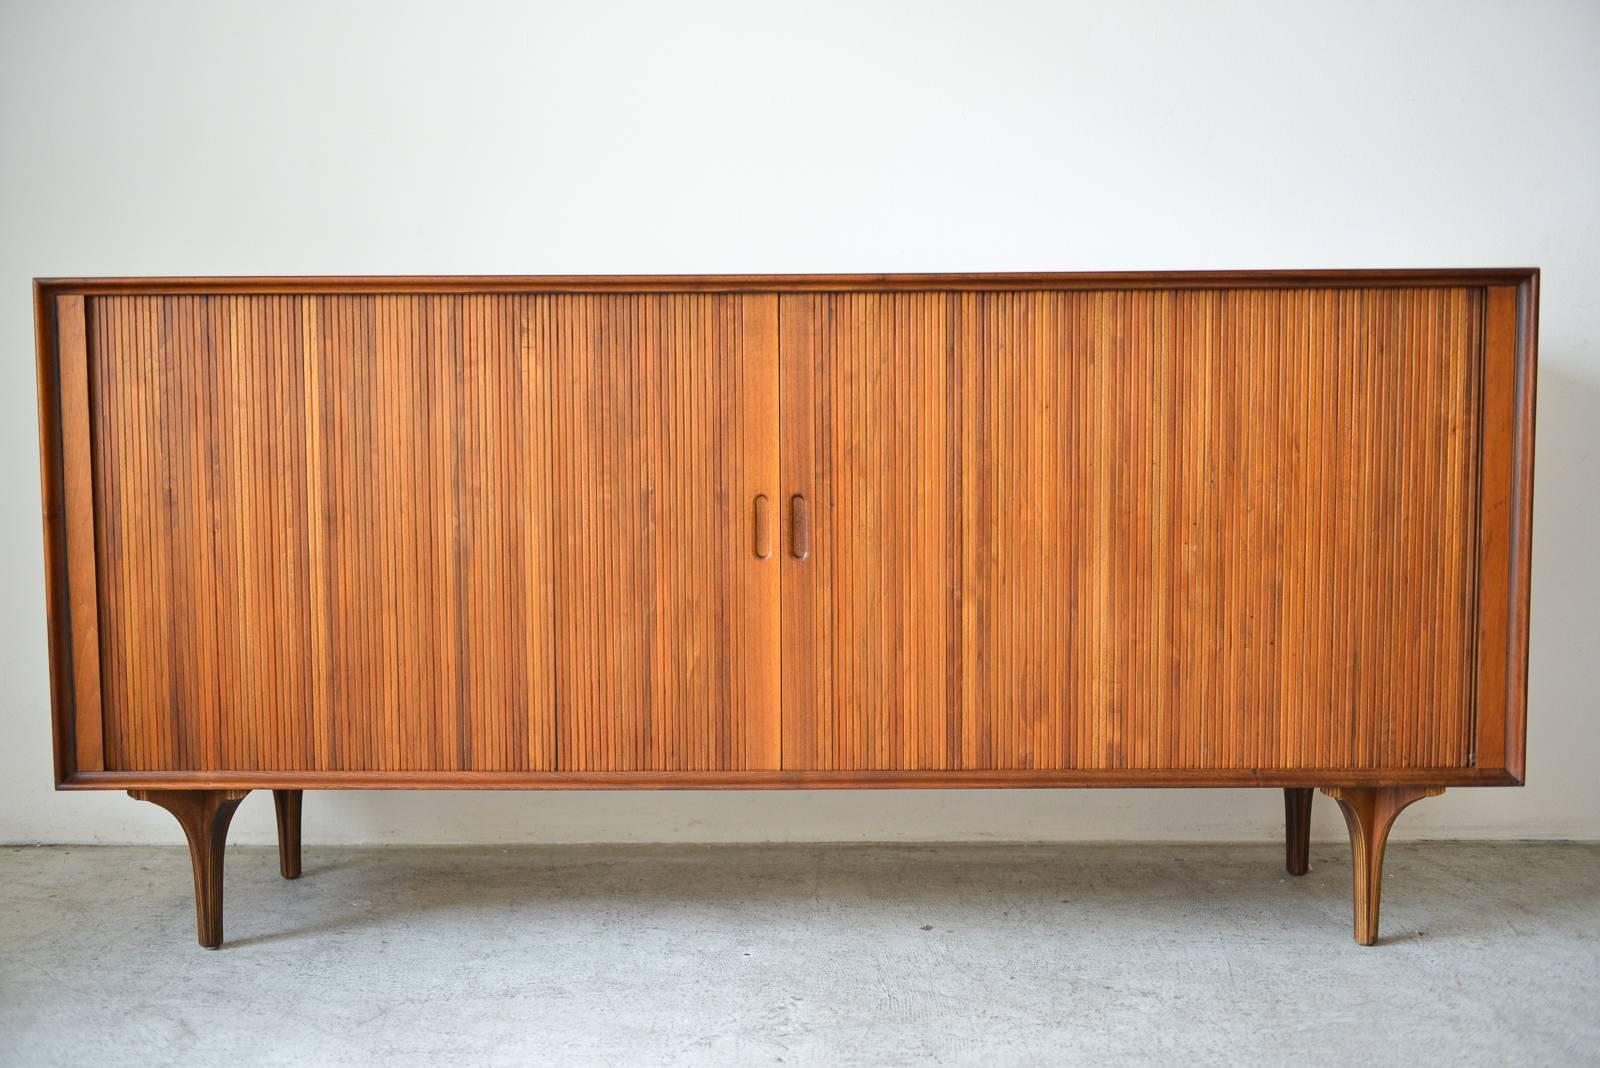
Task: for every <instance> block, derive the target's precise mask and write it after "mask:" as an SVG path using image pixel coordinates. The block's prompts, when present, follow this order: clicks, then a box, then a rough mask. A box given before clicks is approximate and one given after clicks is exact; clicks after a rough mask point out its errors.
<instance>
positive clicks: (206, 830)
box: [128, 790, 250, 949]
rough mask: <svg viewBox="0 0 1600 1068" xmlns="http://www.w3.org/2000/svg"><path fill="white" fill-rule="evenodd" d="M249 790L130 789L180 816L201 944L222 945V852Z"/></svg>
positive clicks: (132, 794)
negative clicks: (192, 874)
mask: <svg viewBox="0 0 1600 1068" xmlns="http://www.w3.org/2000/svg"><path fill="white" fill-rule="evenodd" d="M249 793H250V791H249V790H129V791H128V796H129V797H131V798H133V799H135V800H137V801H149V802H150V803H152V804H156V805H160V806H161V807H162V808H164V809H166V810H167V811H168V812H170V813H172V814H173V815H174V816H176V817H177V818H178V823H179V824H180V825H181V826H182V827H183V833H184V835H185V836H186V837H187V838H188V839H189V859H190V860H191V861H192V862H193V863H194V909H195V924H196V927H197V928H198V932H199V935H200V944H201V945H202V946H205V947H206V948H207V949H216V948H217V947H218V946H220V945H222V855H223V851H224V849H225V848H226V846H227V839H228V824H230V823H232V822H233V813H234V810H235V809H237V808H238V807H239V802H241V801H243V800H244V799H245V796H246V795H247V794H249Z"/></svg>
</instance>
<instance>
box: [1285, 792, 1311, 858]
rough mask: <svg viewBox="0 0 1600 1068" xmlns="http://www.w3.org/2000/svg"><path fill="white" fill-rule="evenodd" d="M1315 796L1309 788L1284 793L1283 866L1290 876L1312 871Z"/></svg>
mask: <svg viewBox="0 0 1600 1068" xmlns="http://www.w3.org/2000/svg"><path fill="white" fill-rule="evenodd" d="M1315 796H1316V791H1314V790H1312V789H1311V788H1310V787H1309V786H1308V787H1305V788H1304V789H1302V788H1299V787H1288V788H1286V789H1285V790H1284V791H1283V866H1284V867H1285V868H1288V869H1289V874H1290V875H1304V874H1305V873H1306V872H1308V871H1310V870H1311V799H1312V798H1313V797H1315Z"/></svg>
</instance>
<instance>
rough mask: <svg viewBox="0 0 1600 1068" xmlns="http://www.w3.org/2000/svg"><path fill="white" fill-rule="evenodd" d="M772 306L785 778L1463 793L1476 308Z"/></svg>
mask: <svg viewBox="0 0 1600 1068" xmlns="http://www.w3.org/2000/svg"><path fill="white" fill-rule="evenodd" d="M781 299H782V307H781V321H782V325H783V350H782V355H781V365H782V367H783V373H784V383H783V394H784V413H785V416H786V417H790V416H798V418H786V420H785V424H784V435H785V436H784V454H783V480H784V487H785V490H784V492H785V493H796V494H802V495H804V496H805V497H807V498H808V499H810V500H812V501H813V502H815V503H814V507H813V513H814V518H813V521H812V528H813V531H812V538H813V541H814V546H813V552H812V557H811V559H810V560H807V561H796V560H793V559H786V560H785V561H784V565H785V566H784V589H783V611H784V657H785V659H784V675H785V677H784V687H785V691H784V701H785V717H784V765H785V767H786V768H797V769H801V768H803V769H813V768H814V769H894V768H908V769H909V768H921V769H934V768H970V769H976V768H1002V769H1003V768H1016V769H1036V768H1037V769H1050V768H1062V769H1140V768H1149V769H1154V768H1331V767H1340V768H1415V767H1440V768H1443V767H1460V766H1465V765H1466V764H1467V763H1468V760H1469V756H1470V747H1471V728H1472V710H1473V707H1474V699H1475V694H1474V688H1473V677H1472V666H1473V664H1474V663H1475V662H1476V645H1475V643H1476V642H1477V641H1478V635H1477V633H1476V630H1475V626H1474V624H1475V608H1474V605H1475V597H1476V591H1477V586H1476V582H1477V577H1476V568H1477V565H1478V549H1479V546H1478V544H1477V530H1478V524H1477V513H1476V507H1475V503H1474V502H1475V494H1476V487H1477V486H1478V482H1479V470H1480V459H1481V458H1480V455H1479V448H1478V445H1477V418H1478V411H1479V406H1480V395H1481V392H1482V390H1483V372H1482V360H1481V353H1482V329H1483V327H1482V317H1483V291H1482V290H1477V289H1467V288H1430V289H1377V290H1334V289H1303V290H1243V291H1237V292H1215V291H1187V290H1168V291H1160V292H1129V291H1108V292H1086V293H1028V294H1022V293H1018V294H977V293H961V294H875V293H858V294H847V295H793V296H788V295H786V296H784V297H782V298H781ZM1494 640H1495V641H1496V642H1498V643H1499V644H1497V645H1496V648H1501V649H1503V648H1504V647H1505V646H1504V640H1505V639H1504V636H1503V635H1497V636H1496V637H1495V639H1494Z"/></svg>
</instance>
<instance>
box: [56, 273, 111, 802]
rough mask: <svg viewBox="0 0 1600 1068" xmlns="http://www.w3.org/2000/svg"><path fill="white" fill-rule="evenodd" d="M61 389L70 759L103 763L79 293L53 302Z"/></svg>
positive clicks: (92, 765)
mask: <svg viewBox="0 0 1600 1068" xmlns="http://www.w3.org/2000/svg"><path fill="white" fill-rule="evenodd" d="M55 326H56V352H57V366H58V367H59V369H60V391H61V394H60V396H61V450H62V457H61V464H62V482H63V488H64V501H63V514H64V517H65V522H66V550H67V597H68V607H67V612H68V619H69V620H70V633H71V640H72V646H71V648H72V654H71V655H72V683H73V690H72V694H73V696H72V709H73V737H74V739H75V740H74V743H73V744H74V761H75V764H76V767H77V768H78V770H79V771H100V770H103V769H104V768H105V766H106V763H105V747H104V740H103V732H104V720H103V718H102V703H101V702H102V697H101V688H100V603H99V587H98V582H97V577H96V576H97V567H96V563H95V557H96V547H95V493H94V458H93V455H92V452H91V449H90V442H91V441H92V438H91V435H90V430H89V426H90V418H91V417H90V397H89V340H88V323H87V311H86V308H85V303H84V298H83V297H81V296H76V295H73V296H61V297H57V298H56V302H55Z"/></svg>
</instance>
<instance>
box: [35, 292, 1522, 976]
mask: <svg viewBox="0 0 1600 1068" xmlns="http://www.w3.org/2000/svg"><path fill="white" fill-rule="evenodd" d="M1537 285H1538V274H1537V272H1536V271H1533V270H1467V271H1455V270H1450V271H1337V272H1293V271H1291V272H1243V273H1236V272H1229V273H1177V274H1056V275H966V276H956V275H925V276H870V277H869V276H853V277H844V276H841V277H826V276H822V277H692V278H691V277H648V278H585V277H547V278H228V279H208V278H174V279H52V280H43V281H40V282H37V283H36V285H35V299H36V314H37V324H38V364H39V397H40V405H39V412H40V444H41V454H42V468H43V484H44V521H45V522H44V532H45V546H46V565H47V568H46V569H47V578H48V603H49V618H50V658H51V662H50V667H51V685H52V698H53V706H54V713H55V721H54V725H55V731H54V738H55V771H56V781H57V783H58V785H59V786H60V787H62V788H65V789H111V788H121V789H127V790H128V791H129V792H130V793H132V794H133V795H134V796H135V797H139V798H143V799H145V800H149V801H153V802H155V803H157V804H160V805H162V806H164V807H166V808H168V809H169V810H171V811H172V812H173V813H174V814H175V815H176V816H177V817H178V818H179V820H180V822H181V823H182V825H183V827H184V830H185V832H186V833H187V835H188V839H189V844H190V848H191V852H192V855H193V860H194V869H195V885H196V892H197V902H198V914H199V931H200V941H201V943H202V944H204V945H208V946H215V945H217V944H218V943H219V942H220V941H221V938H222V921H221V917H222V912H221V886H222V855H223V841H224V836H225V834H226V832H227V827H228V822H229V819H230V817H231V816H232V813H233V810H234V808H235V807H236V806H237V804H238V803H239V801H240V799H242V798H243V797H244V795H245V793H246V792H247V791H249V790H251V789H255V788H263V789H272V790H273V791H274V793H275V798H276V800H277V803H278V817H279V830H280V837H281V846H282V848H281V855H282V862H283V871H284V874H285V875H287V876H290V877H293V876H294V875H297V874H298V873H299V836H300V798H301V791H303V790H306V789H354V788H385V787H392V788H407V789H414V788H441V789H525V788H526V789H536V788H565V789H596V788H610V787H620V788H629V789H634V788H650V787H662V788H674V789H677V788H694V787H731V788H758V787H973V786H981V787H999V786H1031V787H1065V786H1254V787H1273V788H1282V789H1283V790H1284V791H1285V798H1286V803H1285V807H1286V813H1287V816H1288V820H1287V823H1288V833H1287V839H1288V863H1289V868H1290V870H1291V871H1295V872H1297V873H1298V872H1303V871H1304V870H1305V866H1306V836H1307V833H1308V820H1309V814H1310V806H1311V790H1312V789H1313V788H1317V787H1321V788H1323V789H1324V790H1325V791H1326V792H1327V793H1329V794H1330V795H1331V796H1333V797H1334V798H1335V799H1337V801H1338V802H1339V804H1340V806H1341V808H1342V809H1343V810H1344V814H1345V817H1346V819H1347V821H1348V823H1349V827H1350V838H1351V843H1352V846H1353V848H1354V851H1355V863H1354V870H1355V906H1356V907H1355V914H1356V923H1355V927H1356V937H1357V939H1358V940H1360V941H1362V942H1364V943H1371V942H1372V941H1373V940H1374V939H1375V938H1376V934H1377V923H1378V891H1379V886H1380V877H1381V868H1382V861H1383V851H1384V842H1385V839H1386V837H1387V835H1388V830H1389V827H1390V825H1391V823H1392V821H1393V819H1394V817H1395V815H1396V814H1397V813H1398V812H1399V811H1400V810H1401V809H1402V808H1404V807H1405V806H1406V805H1407V804H1409V803H1410V802H1411V801H1413V800H1415V799H1417V798H1419V797H1423V796H1426V795H1429V794H1435V793H1438V792H1439V791H1440V790H1441V789H1443V788H1445V787H1450V786H1485V785H1509V784H1518V783H1520V782H1521V781H1522V779H1523V767H1524V759H1523V752H1524V734H1525V730H1524V724H1525V694H1526V688H1527V677H1526V675H1527V672H1526V663H1527V633H1528V627H1527V611H1528V568H1529V544H1530V536H1531V516H1532V512H1531V501H1532V470H1533V467H1532V464H1533V407H1534V367H1535V351H1534V350H1535V330H1536V321H1537Z"/></svg>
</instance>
